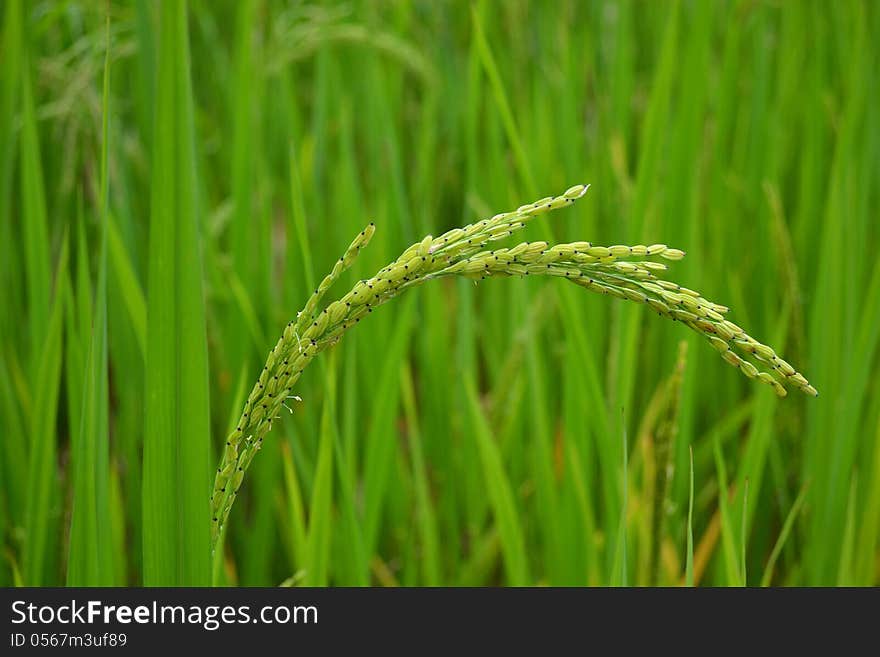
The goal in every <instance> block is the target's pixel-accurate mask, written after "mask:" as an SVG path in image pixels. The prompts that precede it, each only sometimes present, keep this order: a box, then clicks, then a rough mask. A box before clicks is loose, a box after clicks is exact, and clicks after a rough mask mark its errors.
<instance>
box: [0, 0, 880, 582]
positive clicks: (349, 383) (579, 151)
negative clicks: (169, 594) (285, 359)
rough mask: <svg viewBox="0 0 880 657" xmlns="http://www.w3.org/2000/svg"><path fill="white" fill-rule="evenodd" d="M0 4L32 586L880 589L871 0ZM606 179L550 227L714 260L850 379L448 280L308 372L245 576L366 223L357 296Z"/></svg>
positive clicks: (605, 307)
mask: <svg viewBox="0 0 880 657" xmlns="http://www.w3.org/2000/svg"><path fill="white" fill-rule="evenodd" d="M0 6H2V18H0V20H2V32H0V35H2V36H0V290H2V291H0V299H2V311H0V418H2V422H0V536H2V545H3V551H2V558H0V585H5V586H12V585H21V584H24V585H37V586H40V585H64V584H70V585H141V584H143V585H209V584H218V585H236V584H237V585H279V584H285V585H368V584H372V585H381V586H386V585H387V586H395V585H404V586H413V585H477V586H482V585H655V584H660V585H679V584H695V585H716V586H728V585H730V586H738V585H749V586H757V585H877V584H878V583H880V545H878V532H880V394H878V392H880V379H878V377H877V376H876V373H877V371H878V366H880V357H878V341H880V260H878V258H877V256H876V253H877V250H878V247H880V223H878V221H877V210H876V208H877V207H878V206H880V193H878V192H880V184H878V182H880V111H878V102H877V99H878V98H880V88H878V76H877V74H876V71H877V70H878V67H880V52H878V49H877V47H876V44H877V43H878V41H880V7H878V5H877V3H874V2H869V1H867V0H866V1H862V2H859V1H855V0H853V1H841V2H818V1H815V2H774V1H769V0H768V1H759V0H742V1H739V2H734V1H730V2H722V1H719V2H673V1H671V0H670V1H663V2H637V1H632V2H629V1H626V0H621V1H619V2H618V1H610V0H606V1H598V0H597V1H583V2H573V1H572V2H565V1H561V2H546V3H544V2H532V3H528V2H521V1H513V2H488V1H485V2H479V1H477V2H473V3H466V2H427V1H425V2H412V3H406V2H399V3H398V2H380V1H352V2H344V3H329V2H325V3H311V2H280V1H275V0H243V1H241V2H209V1H208V0H192V1H191V2H189V3H185V2H182V1H180V0H168V1H167V2H161V3H159V2H149V1H147V0H140V1H135V2H131V3H123V2H111V3H109V4H107V3H105V2H86V1H80V2H67V1H63V0H60V1H58V2H44V1H39V0H37V1H34V2H27V1H23V0H3V2H2V5H0ZM575 183H590V184H591V185H592V186H591V188H590V191H589V192H588V193H587V195H586V196H585V197H584V198H583V199H582V200H580V201H578V203H577V204H575V205H573V206H572V207H570V208H566V209H563V210H560V211H558V212H554V213H552V214H551V215H548V216H546V217H542V218H541V220H540V221H539V222H538V221H536V222H534V224H533V225H530V226H529V227H527V228H526V229H525V233H524V236H525V238H526V239H531V240H538V239H548V240H549V238H551V237H552V238H553V239H554V240H555V241H564V242H571V241H576V240H590V241H593V242H595V243H598V244H609V245H610V244H652V243H664V244H669V245H670V246H674V247H676V248H680V249H682V250H684V251H686V252H687V257H686V258H685V259H684V260H682V261H681V262H676V263H673V264H674V272H675V274H674V277H673V278H674V280H675V281H677V282H679V283H681V284H682V285H686V286H688V287H693V288H695V289H698V290H700V291H701V292H703V293H704V294H705V295H706V296H707V297H708V298H711V299H713V300H716V301H718V302H720V303H723V304H726V305H729V306H730V307H731V308H732V311H731V319H732V320H733V321H734V322H736V323H737V324H739V325H740V326H743V327H744V328H746V329H747V330H748V331H749V332H750V333H751V334H752V335H754V336H756V337H757V338H758V339H760V340H762V341H764V342H767V343H769V344H772V345H773V346H774V347H775V348H776V349H777V351H779V352H780V353H781V354H782V355H783V356H784V357H785V358H786V359H787V360H788V361H789V362H791V363H792V364H794V365H795V366H796V367H797V368H798V369H799V370H800V371H802V372H804V374H805V375H806V376H807V377H808V378H809V379H810V382H811V383H812V384H813V385H814V386H815V387H816V388H817V389H818V391H819V396H818V397H817V398H812V397H807V396H805V395H801V394H799V393H798V392H797V391H792V392H791V393H790V394H789V395H788V397H786V398H784V399H780V398H777V397H776V396H775V395H774V394H773V391H772V390H771V389H770V388H769V387H767V386H763V385H759V384H757V383H755V382H752V381H749V380H748V379H746V378H745V377H743V376H742V375H740V374H739V373H738V372H736V370H735V369H733V368H731V367H730V366H729V365H727V364H726V363H724V362H723V361H722V359H721V358H719V357H718V355H717V354H715V353H714V351H713V349H712V348H711V346H709V345H707V344H706V342H705V340H703V339H701V338H700V337H699V336H696V335H694V334H692V332H690V331H688V330H687V329H686V328H684V327H683V326H681V325H678V324H675V323H672V322H669V321H666V320H664V319H661V318H659V317H657V316H656V314H654V313H651V312H649V310H648V309H647V308H645V307H644V306H642V305H637V304H631V303H627V302H624V301H620V300H615V299H610V298H606V297H603V296H601V295H597V294H593V293H590V292H588V291H585V290H579V289H575V288H574V286H569V285H564V284H563V282H559V281H554V280H547V279H545V278H543V277H541V278H537V277H526V278H523V279H519V278H510V279H506V280H486V281H482V282H479V283H475V282H472V281H467V280H457V279H452V280H439V281H434V282H431V283H430V284H427V285H425V286H424V287H422V288H420V289H418V290H413V291H411V292H407V293H406V294H405V295H403V296H401V298H399V299H394V300H393V301H392V302H390V303H389V304H387V305H385V306H383V307H382V308H378V309H377V310H376V312H374V313H372V314H371V315H370V316H369V317H368V318H367V319H365V321H363V322H361V323H360V324H359V325H358V326H357V327H356V328H355V329H353V330H352V331H350V332H349V333H348V334H347V335H346V337H345V339H344V340H342V341H341V342H340V343H339V345H337V346H336V347H334V348H332V349H331V350H329V351H328V352H326V353H324V354H322V355H320V356H319V357H318V358H317V359H316V360H315V363H314V364H313V365H312V366H311V367H310V368H309V369H308V370H307V371H305V372H304V374H303V376H302V378H301V379H300V380H299V382H298V383H297V386H296V389H295V390H294V391H293V392H294V393H295V394H297V395H299V396H300V397H301V398H302V401H301V402H299V401H296V400H288V406H289V407H290V408H289V410H290V411H291V412H290V413H288V412H287V411H282V413H281V417H280V418H279V419H278V420H276V422H275V425H274V428H273V430H272V432H271V433H270V434H269V435H268V436H267V437H266V439H265V441H264V444H263V446H262V450H261V451H260V453H259V454H257V456H256V458H255V459H254V462H253V466H252V467H251V468H250V470H249V471H248V473H247V476H246V477H245V479H244V483H243V486H242V488H241V491H240V493H239V496H238V501H237V503H236V504H235V506H234V507H233V509H232V513H231V516H230V519H229V522H228V525H227V526H226V533H225V541H224V542H223V543H222V548H221V549H218V550H217V551H216V553H215V554H214V555H213V556H212V554H211V549H210V544H211V538H210V536H211V523H212V509H211V501H210V500H211V485H212V481H213V478H214V473H215V471H216V468H217V464H218V462H219V460H220V456H221V453H222V449H223V447H224V441H225V439H226V436H227V434H228V432H229V431H230V430H231V429H234V428H235V427H234V424H235V422H236V420H237V418H238V417H239V414H240V413H241V409H242V405H243V403H244V400H245V397H246V395H247V393H248V391H249V390H250V389H251V386H252V385H253V384H254V381H255V380H257V377H258V375H259V374H260V371H261V368H262V367H263V363H264V362H265V359H266V355H267V353H268V352H269V350H270V349H271V348H272V347H273V346H274V344H275V342H276V341H277V339H278V336H279V335H281V332H282V330H283V329H284V327H285V326H286V325H287V324H288V322H290V321H292V320H295V319H296V312H297V311H298V310H299V309H300V308H302V307H303V305H304V304H305V302H306V300H307V299H308V298H309V296H310V295H311V293H312V292H313V291H314V289H315V288H316V286H317V283H318V282H319V281H320V280H321V279H322V278H323V277H324V275H325V274H326V273H327V272H329V271H330V269H331V268H332V267H333V265H334V263H335V262H336V261H337V260H338V259H339V257H340V255H342V253H343V251H344V250H345V248H346V246H347V245H348V244H349V243H350V242H351V240H352V238H354V237H355V235H357V234H358V233H359V231H361V230H362V229H363V228H364V226H365V225H367V224H368V222H370V221H373V222H375V225H376V233H375V236H374V237H373V239H372V241H371V243H370V244H369V246H368V247H366V248H365V249H364V250H363V251H362V253H361V254H360V256H359V257H358V259H357V260H356V261H355V263H354V266H353V267H352V269H351V270H350V271H349V272H346V273H345V274H343V275H342V277H341V280H340V282H339V283H338V284H337V286H336V287H335V288H333V292H332V293H330V296H331V297H332V298H337V297H339V296H341V295H343V294H344V293H345V292H346V291H347V290H348V289H349V288H351V286H352V285H353V284H354V283H355V282H356V281H357V280H359V279H360V278H364V277H366V276H369V275H371V274H372V273H373V272H374V271H376V270H377V269H379V268H380V267H382V266H384V265H385V264H386V263H388V262H390V261H392V260H393V259H395V258H396V257H397V256H398V255H399V254H400V252H401V251H402V250H403V249H404V248H406V247H408V246H409V245H410V244H412V243H414V242H417V241H419V240H421V239H422V237H424V236H425V235H427V234H432V235H435V236H436V235H439V234H441V233H443V232H444V231H446V230H449V229H450V228H453V227H456V226H460V225H464V224H467V223H471V222H474V221H477V220H479V219H483V218H486V217H490V216H492V215H494V214H495V213H497V212H502V211H506V210H511V209H514V208H517V207H518V206H520V205H521V204H523V203H526V202H529V201H532V200H534V199H536V198H540V197H542V196H549V195H554V194H559V193H562V192H563V190H565V189H566V188H568V187H570V186H571V185H574V184H575ZM517 241H519V240H516V239H514V240H513V241H512V242H511V244H515V243H516V242H517ZM570 288H571V289H570Z"/></svg>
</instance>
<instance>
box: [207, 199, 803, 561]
mask: <svg viewBox="0 0 880 657" xmlns="http://www.w3.org/2000/svg"><path fill="white" fill-rule="evenodd" d="M588 189H589V185H575V186H573V187H571V188H569V189H568V190H567V191H566V192H564V193H563V194H561V195H559V196H555V197H547V198H542V199H540V200H538V201H535V202H534V203H529V204H526V205H523V206H520V207H519V208H517V209H516V210H513V211H511V212H505V213H502V214H497V215H495V216H494V217H491V218H489V219H484V220H482V221H479V222H477V223H474V224H469V225H467V226H464V227H462V228H454V229H452V230H450V231H448V232H446V233H444V234H443V235H441V236H439V237H436V238H435V237H433V236H431V235H428V236H426V237H425V238H424V239H423V240H421V241H420V242H417V243H415V244H413V245H412V246H410V247H409V248H408V249H406V250H405V251H404V252H403V253H402V254H401V255H400V257H399V258H397V260H395V261H394V262H392V263H391V264H389V265H387V266H386V267H384V268H382V269H380V270H379V271H378V272H376V274H375V275H374V276H372V277H371V278H369V279H366V280H361V281H358V283H356V284H355V286H354V287H353V288H352V289H351V290H350V291H349V292H348V293H347V294H345V295H344V296H343V297H341V298H339V299H337V300H335V301H332V302H330V303H328V304H327V305H325V306H324V307H323V309H321V310H319V308H320V306H321V302H322V300H323V298H324V296H325V294H326V292H327V291H328V290H329V288H330V287H331V286H332V285H333V284H334V283H335V282H336V281H337V280H338V278H339V276H340V275H341V274H342V273H343V272H344V271H345V270H347V269H348V268H349V267H351V265H352V264H353V262H354V260H355V258H356V257H357V255H358V253H359V252H360V250H361V249H362V248H363V247H365V246H366V245H367V244H368V243H369V241H370V239H371V238H372V236H373V233H374V231H375V226H374V225H373V224H372V223H371V224H370V225H369V226H367V227H366V228H365V229H364V230H363V231H361V232H360V233H359V234H358V236H357V237H356V238H355V239H354V241H353V242H352V243H351V245H350V246H349V247H348V249H347V250H346V252H345V254H344V255H343V256H342V257H341V258H340V259H339V261H338V262H337V263H336V265H335V266H334V267H333V270H332V271H331V272H330V274H328V275H327V276H326V277H325V278H324V279H323V281H322V282H321V283H320V284H319V286H318V288H317V289H316V290H315V291H314V293H313V294H312V296H311V297H310V298H309V300H308V301H307V302H306V305H305V307H304V308H303V309H302V310H301V311H300V312H299V313H297V317H296V320H294V321H291V322H289V323H288V324H287V326H286V327H285V329H284V331H283V333H282V335H281V337H280V338H279V340H278V342H277V343H276V345H275V347H274V348H273V349H272V351H271V352H270V353H269V356H268V358H267V360H266V364H265V366H264V367H263V371H262V372H261V374H260V377H259V379H258V380H257V382H256V384H255V385H254V387H253V389H252V390H251V393H250V395H249V396H248V399H247V401H246V402H245V406H244V409H243V411H242V414H241V418H240V419H239V421H238V423H237V425H236V427H235V429H234V430H233V431H232V432H231V433H230V434H229V436H228V437H227V439H226V443H225V446H224V449H223V455H222V457H221V461H220V465H219V467H218V468H217V472H216V475H215V479H214V491H213V494H212V498H211V507H212V510H213V518H212V549H216V546H217V543H218V540H219V537H220V535H221V533H222V530H223V526H224V524H225V522H226V520H227V518H228V516H229V512H230V509H231V508H232V504H233V503H234V501H235V497H236V494H237V492H238V490H239V488H240V487H241V483H242V480H243V478H244V474H245V472H246V471H247V469H248V467H249V466H250V464H251V461H252V460H253V458H254V455H255V454H256V453H257V452H258V451H259V450H260V448H261V446H262V443H263V439H264V438H265V436H266V434H267V433H268V432H269V431H270V430H271V428H272V423H273V422H274V421H275V420H276V419H277V418H278V417H279V413H280V412H281V408H282V406H284V405H285V403H286V402H287V400H289V399H292V398H295V395H293V389H294V386H295V385H296V382H297V381H298V380H299V377H300V376H301V375H302V373H303V371H304V370H305V368H306V367H308V365H309V363H311V361H312V360H313V359H314V358H315V356H317V355H318V354H319V353H321V352H322V351H324V350H326V349H327V348H328V347H331V346H333V345H334V344H336V343H337V342H338V341H339V340H340V339H341V338H342V335H343V334H344V333H345V332H346V331H347V330H349V329H350V328H352V327H353V326H354V325H355V324H357V323H358V322H360V321H361V319H363V318H364V317H365V316H366V315H367V314H369V313H371V312H372V311H373V309H375V308H376V307H378V306H380V305H382V304H384V303H386V302H387V301H389V300H391V299H393V298H394V297H396V296H398V295H400V294H401V293H402V292H404V291H406V290H408V289H410V288H412V287H415V286H418V285H422V284H423V283H425V282H427V281H429V280H433V279H438V278H443V277H450V276H463V277H466V278H470V279H473V280H483V279H487V278H492V277H502V276H521V277H522V276H554V277H557V278H563V279H566V280H568V281H569V282H571V283H573V284H575V285H578V286H580V287H583V288H586V289H588V290H590V291H592V292H597V293H600V294H604V295H608V296H613V297H617V298H620V299H624V300H628V301H634V302H637V303H641V304H645V305H647V306H649V307H650V308H651V309H652V310H653V311H655V312H656V313H657V314H658V315H660V316H662V317H665V318H667V319H671V320H672V321H677V322H681V323H682V324H684V325H685V326H687V327H688V328H690V329H691V330H693V331H696V332H697V333H699V334H701V335H703V336H704V337H705V338H706V339H707V340H708V341H709V342H710V343H711V344H712V346H713V347H715V349H716V350H718V351H719V353H720V354H721V357H722V358H723V359H724V360H725V361H727V362H728V363H729V364H731V365H732V366H734V367H736V368H737V369H739V370H740V371H741V372H742V373H743V374H744V375H745V376H747V377H748V378H750V379H755V380H757V381H759V382H761V383H764V384H766V385H769V386H771V387H772V388H773V390H774V391H775V392H776V394H778V395H779V396H785V394H786V388H785V385H786V384H787V385H790V386H793V387H795V388H798V389H800V390H801V391H803V392H805V393H807V394H810V395H813V396H815V395H817V394H818V393H817V391H816V389H815V388H813V386H811V385H810V383H809V382H808V381H807V379H806V378H805V377H804V376H803V375H802V374H800V373H799V372H798V371H797V370H795V368H794V367H792V366H791V365H790V364H789V363H788V362H786V361H785V360H783V359H782V358H780V357H779V356H778V355H777V354H776V352H775V351H774V350H773V349H772V348H771V347H769V346H767V345H765V344H763V343H761V342H759V341H758V340H756V339H755V338H753V337H752V336H750V335H749V334H748V333H746V332H745V331H744V330H743V329H742V328H740V327H739V326H737V325H736V324H734V323H733V322H731V321H729V320H728V319H726V317H725V315H726V314H727V312H728V310H729V309H728V308H727V307H726V306H723V305H721V304H717V303H714V302H712V301H709V300H707V299H705V298H704V297H702V296H701V295H700V294H699V293H698V292H696V291H694V290H691V289H688V288H686V287H682V286H681V285H679V284H677V283H673V282H671V281H667V280H664V279H662V278H660V277H659V276H660V273H661V272H663V271H665V270H666V268H667V267H666V265H665V264H664V263H663V262H660V261H659V260H666V261H677V260H681V259H682V258H683V257H684V256H685V253H684V252H683V251H681V250H679V249H675V248H670V247H668V246H667V245H665V244H651V245H642V244H637V245H634V246H627V245H612V246H601V245H596V244H593V243H591V242H571V243H566V244H556V245H552V246H551V245H550V244H548V243H547V242H543V241H536V242H522V243H520V244H518V245H516V246H514V247H512V248H499V249H487V247H488V246H489V244H490V243H492V242H496V241H499V240H503V239H505V238H508V237H510V236H511V235H512V234H513V233H515V232H517V231H519V230H521V229H522V228H524V227H525V226H526V225H527V224H528V223H529V222H530V221H531V220H532V219H534V218H535V217H538V216H539V215H542V214H544V213H546V212H550V211H552V210H556V209H559V208H563V207H566V206H568V205H571V204H572V203H574V201H575V200H577V199H579V198H581V197H582V196H583V195H584V194H585V193H586V192H587V190H588ZM658 259H659V260H658Z"/></svg>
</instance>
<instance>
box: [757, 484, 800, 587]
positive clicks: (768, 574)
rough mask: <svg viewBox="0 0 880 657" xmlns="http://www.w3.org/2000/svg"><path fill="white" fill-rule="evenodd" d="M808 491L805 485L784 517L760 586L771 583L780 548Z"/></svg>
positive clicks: (783, 545)
mask: <svg viewBox="0 0 880 657" xmlns="http://www.w3.org/2000/svg"><path fill="white" fill-rule="evenodd" d="M808 490H809V486H808V485H806V484H805V485H804V486H803V487H802V488H801V491H800V493H798V496H797V497H796V498H795V500H794V503H793V504H792V505H791V509H789V511H788V515H787V516H785V522H783V523H782V531H780V532H779V536H778V537H777V539H776V543H774V544H773V550H772V552H770V557H769V558H768V559H767V565H766V566H765V567H764V574H763V575H762V576H761V586H765V587H766V586H770V583H771V582H772V581H773V570H774V569H775V568H776V561H777V560H778V559H779V555H780V554H782V548H783V547H785V542H786V541H787V540H788V537H789V535H790V534H791V530H792V527H794V522H795V520H796V519H797V515H798V513H799V512H800V510H801V507H802V506H803V504H804V500H805V499H807V491H808Z"/></svg>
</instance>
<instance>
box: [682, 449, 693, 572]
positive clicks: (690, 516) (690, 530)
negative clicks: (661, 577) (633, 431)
mask: <svg viewBox="0 0 880 657" xmlns="http://www.w3.org/2000/svg"><path fill="white" fill-rule="evenodd" d="M688 464H689V466H690V467H689V469H688V483H689V488H688V491H689V492H688V515H687V548H686V549H687V557H686V559H687V560H686V561H685V570H684V582H685V586H693V585H694V448H693V446H689V447H688Z"/></svg>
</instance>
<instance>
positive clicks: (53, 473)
mask: <svg viewBox="0 0 880 657" xmlns="http://www.w3.org/2000/svg"><path fill="white" fill-rule="evenodd" d="M67 253H68V245H67V235H66V234H65V237H64V241H63V242H62V247H61V257H60V258H59V260H58V270H57V273H56V275H55V299H54V302H53V303H52V310H51V313H50V315H49V323H48V326H47V328H48V332H47V333H46V336H45V340H44V343H43V345H42V348H41V350H40V361H39V367H38V368H37V375H36V378H35V380H34V387H35V390H36V396H35V397H34V408H33V415H32V416H31V418H30V434H31V445H30V453H29V455H28V456H29V458H28V485H27V506H26V509H25V547H24V556H23V561H24V582H25V584H27V585H28V586H43V585H47V584H54V583H55V580H56V577H55V574H54V572H52V568H51V567H50V564H52V563H53V562H54V560H55V559H54V555H53V554H50V553H49V549H50V546H51V545H52V544H53V537H52V536H50V534H51V532H52V528H53V527H54V526H55V525H56V524H57V520H58V518H57V513H58V509H57V508H56V507H55V500H56V498H57V495H58V491H57V486H58V464H57V463H56V459H57V450H58V448H57V445H56V435H55V420H56V416H57V413H58V389H59V385H60V380H61V327H62V325H63V323H62V321H61V319H62V317H63V314H62V309H63V308H64V305H65V299H64V294H63V290H64V285H62V284H61V281H62V278H63V277H65V276H66V272H67Z"/></svg>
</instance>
